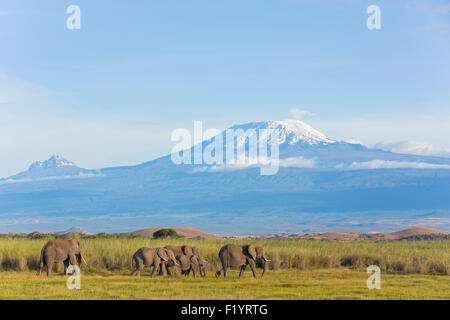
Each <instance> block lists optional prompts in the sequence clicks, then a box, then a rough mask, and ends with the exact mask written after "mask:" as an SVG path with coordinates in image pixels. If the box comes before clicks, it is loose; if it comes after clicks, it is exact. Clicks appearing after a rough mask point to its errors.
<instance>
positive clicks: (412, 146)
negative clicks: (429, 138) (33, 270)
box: [372, 140, 434, 155]
mask: <svg viewBox="0 0 450 320" xmlns="http://www.w3.org/2000/svg"><path fill="white" fill-rule="evenodd" d="M372 148H376V149H382V150H386V151H392V152H395V153H407V154H419V155H431V154H434V149H433V146H432V145H431V143H428V142H425V141H413V140H408V141H396V142H378V143H376V144H374V145H373V146H372Z"/></svg>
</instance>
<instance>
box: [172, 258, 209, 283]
mask: <svg viewBox="0 0 450 320" xmlns="http://www.w3.org/2000/svg"><path fill="white" fill-rule="evenodd" d="M177 260H178V262H179V264H180V269H181V274H184V275H185V276H189V273H190V272H191V271H192V273H193V274H194V278H196V277H197V272H199V271H200V270H201V269H202V268H205V266H206V260H204V259H203V258H202V257H200V256H198V255H193V256H187V255H184V254H183V255H180V256H177Z"/></svg>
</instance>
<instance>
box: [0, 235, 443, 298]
mask: <svg viewBox="0 0 450 320" xmlns="http://www.w3.org/2000/svg"><path fill="white" fill-rule="evenodd" d="M46 241H48V240H46V239H36V240H32V239H21V238H14V237H4V238H0V299H450V241H415V242H412V241H393V242H370V241H352V242H337V241H306V240H271V239H211V240H188V239H172V240H153V239H150V238H144V237H142V238H141V237H139V238H125V239H123V238H108V239H102V238H94V239H82V240H81V243H82V246H83V250H84V252H85V257H86V260H87V261H88V263H89V267H87V268H86V267H85V268H83V269H82V278H81V279H82V282H81V283H82V285H81V286H82V288H81V290H69V289H67V287H66V280H67V276H63V275H61V274H59V275H55V276H53V277H50V278H47V277H46V276H45V275H44V276H41V277H36V276H35V270H36V268H37V265H38V262H39V253H40V250H41V248H42V246H43V245H44V243H45V242H46ZM182 243H186V244H190V245H194V246H197V247H198V248H199V250H200V252H201V253H202V255H203V256H204V257H205V258H206V259H207V260H208V261H209V265H208V269H207V270H208V276H207V277H206V278H200V277H198V278H196V279H194V278H192V277H190V278H185V277H181V276H177V277H168V278H163V277H160V276H157V277H154V278H152V279H151V278H149V276H148V275H149V270H146V272H144V273H143V275H142V277H141V278H140V279H139V278H131V277H130V276H128V275H129V274H130V273H131V271H132V269H133V268H132V266H131V256H132V254H133V253H134V252H135V251H136V250H137V249H138V248H140V247H144V246H146V247H162V246H164V245H167V244H182ZM226 243H238V244H245V243H253V244H257V245H261V246H263V247H264V248H265V250H266V252H267V253H268V255H269V257H270V258H271V259H272V263H271V265H270V270H269V271H268V272H267V273H266V275H265V276H264V278H262V279H261V278H260V277H259V278H257V279H253V277H252V276H251V272H250V270H247V271H246V273H245V275H244V277H243V278H242V279H240V280H239V279H238V278H237V275H238V271H237V270H233V271H232V272H231V273H230V274H229V277H228V278H227V279H223V278H220V279H216V278H215V277H214V271H216V270H217V269H218V268H219V261H218V257H217V252H218V250H219V249H220V247H221V246H222V245H224V244H226ZM372 264H375V265H378V266H380V268H381V270H382V274H381V277H382V282H381V289H380V290H369V289H367V287H366V280H367V277H368V276H369V275H368V274H367V273H366V272H365V268H366V267H367V266H369V265H372ZM60 270H61V269H60ZM260 272H261V270H259V273H260Z"/></svg>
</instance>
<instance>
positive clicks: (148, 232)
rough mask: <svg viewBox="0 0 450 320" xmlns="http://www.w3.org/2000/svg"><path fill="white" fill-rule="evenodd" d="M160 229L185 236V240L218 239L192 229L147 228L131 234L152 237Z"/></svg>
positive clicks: (212, 235)
mask: <svg viewBox="0 0 450 320" xmlns="http://www.w3.org/2000/svg"><path fill="white" fill-rule="evenodd" d="M161 229H174V230H175V231H176V232H177V233H178V234H181V235H183V236H185V237H186V238H205V239H212V238H218V236H216V235H214V234H211V233H207V232H204V231H202V230H199V229H196V228H192V227H167V228H166V227H164V228H162V227H157V228H147V229H142V230H137V231H134V232H132V233H137V234H141V235H143V236H148V237H152V236H153V233H155V232H156V231H158V230H161Z"/></svg>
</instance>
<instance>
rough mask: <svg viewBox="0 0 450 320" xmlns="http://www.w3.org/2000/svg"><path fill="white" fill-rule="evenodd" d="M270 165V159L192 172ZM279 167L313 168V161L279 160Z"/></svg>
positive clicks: (232, 169) (233, 169)
mask: <svg viewBox="0 0 450 320" xmlns="http://www.w3.org/2000/svg"><path fill="white" fill-rule="evenodd" d="M273 161H274V160H272V162H273ZM270 163H271V160H270V159H264V160H257V159H251V160H247V162H246V163H236V164H222V165H213V166H209V167H208V166H205V167H200V168H195V169H193V170H192V172H217V171H235V170H243V169H248V168H261V167H263V166H267V165H269V164H270ZM278 166H279V167H296V168H314V166H315V160H314V159H306V158H304V157H291V158H285V159H279V162H278Z"/></svg>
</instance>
